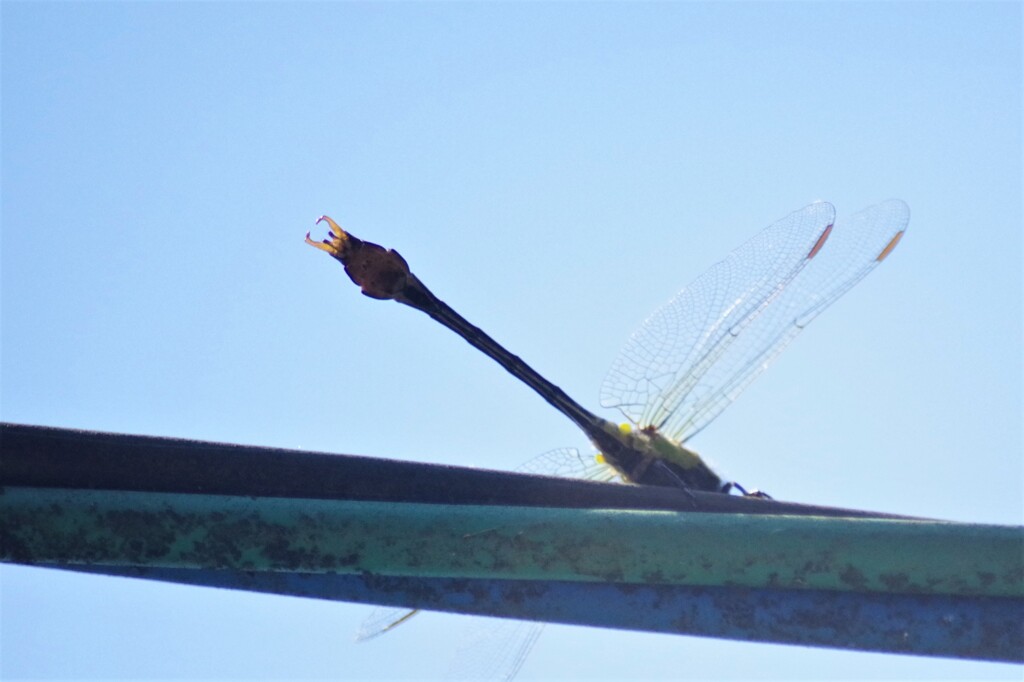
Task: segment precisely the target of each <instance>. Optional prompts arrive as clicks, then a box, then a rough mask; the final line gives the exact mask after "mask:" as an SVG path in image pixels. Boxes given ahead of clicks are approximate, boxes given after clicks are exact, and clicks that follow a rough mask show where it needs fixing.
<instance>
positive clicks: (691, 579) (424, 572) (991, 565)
mask: <svg viewBox="0 0 1024 682" xmlns="http://www.w3.org/2000/svg"><path fill="white" fill-rule="evenodd" d="M0 558H2V560H3V561H7V562H15V563H24V564H67V565H93V566H102V565H105V566H143V567H163V568H205V569H233V570H243V571H301V572H306V573H325V572H335V573H342V574H358V573H374V574H384V575H394V576H415V577H449V578H458V577H462V578H491V579H519V580H523V579H525V580H563V581H579V582H614V583H634V584H660V585H689V586H726V587H751V588H780V589H797V590H830V591H850V592H875V593H893V594H897V593H898V594H934V595H971V596H991V597H1016V598H1020V597H1022V596H1024V529H1021V528H1019V527H1006V526H994V525H980V524H961V523H949V522H934V521H913V520H892V519H849V518H823V517H796V516H764V515H741V514H728V515H723V514H699V513H688V512H668V511H624V510H600V509H596V510H588V509H552V508H537V507H497V506H469V505H438V504H410V503H388V502H366V501H352V500H323V499H292V498H271V497H240V496H221V495H196V494H175V493H147V492H133V491H109V490H76V489H57V488H19V487H8V488H6V489H4V491H3V493H2V494H0Z"/></svg>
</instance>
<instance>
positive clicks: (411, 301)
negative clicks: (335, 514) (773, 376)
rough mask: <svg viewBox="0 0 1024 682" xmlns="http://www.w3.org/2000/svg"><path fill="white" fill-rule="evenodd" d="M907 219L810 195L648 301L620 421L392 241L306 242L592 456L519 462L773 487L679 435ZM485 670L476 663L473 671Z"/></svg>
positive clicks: (394, 615)
mask: <svg viewBox="0 0 1024 682" xmlns="http://www.w3.org/2000/svg"><path fill="white" fill-rule="evenodd" d="M909 220H910V209H909V207H908V206H907V205H906V203H904V202H903V201H901V200H899V199H890V200H888V201H884V202H882V203H879V204H877V205H874V206H871V207H869V208H866V209H864V210H862V211H860V212H858V213H856V214H853V215H852V216H850V217H848V218H847V219H845V220H842V221H839V222H837V221H836V213H835V208H834V207H833V206H832V204H830V203H828V202H823V201H819V202H815V203H812V204H809V205H807V206H805V207H804V208H802V209H799V210H797V211H794V212H792V213H790V214H789V215H787V216H785V217H784V218H782V219H780V220H778V221H776V222H775V223H773V224H771V225H769V226H768V227H766V228H764V229H763V230H761V231H760V232H759V233H758V234H756V235H755V236H754V237H752V238H751V239H750V240H748V241H747V242H745V243H744V244H742V245H741V246H739V247H738V248H737V249H735V250H734V251H732V252H731V253H730V254H729V255H728V256H727V257H726V258H724V259H723V260H721V261H719V262H718V263H716V264H715V265H713V266H712V267H711V268H710V269H709V270H707V271H706V272H705V273H704V274H702V275H701V276H699V277H698V278H697V279H695V280H694V281H693V282H692V283H690V284H689V285H688V286H686V287H684V288H683V289H682V290H681V291H679V293H677V294H676V295H675V296H674V297H673V298H672V299H670V300H669V301H668V302H667V303H665V304H664V305H663V306H661V307H660V308H658V309H657V310H656V311H655V312H654V313H653V314H651V315H650V316H649V317H648V318H647V319H646V320H645V321H644V322H643V324H642V325H641V326H640V327H639V328H638V329H637V330H636V332H635V333H634V334H633V335H632V336H631V337H630V339H629V340H628V341H627V343H626V345H625V346H624V347H623V349H622V351H621V352H620V354H619V356H618V357H617V359H616V360H615V361H614V362H613V364H612V366H611V369H610V370H609V372H608V374H607V376H606V378H605V380H604V382H603V384H602V386H601V390H600V403H601V405H602V406H603V407H606V408H616V409H618V410H619V411H620V412H621V414H622V415H623V416H624V417H625V418H626V420H627V423H625V424H623V425H618V424H615V423H613V422H611V421H608V420H605V419H602V418H600V417H598V416H596V415H594V414H593V413H591V412H589V411H588V410H586V409H585V408H583V407H582V406H580V405H579V404H578V403H576V402H575V401H574V400H572V399H571V398H570V397H569V396H568V395H566V394H565V392H564V391H562V390H561V389H560V388H558V387H557V386H556V385H554V384H552V383H551V382H550V381H548V380H547V379H545V378H544V377H543V376H541V375H540V374H538V373H537V372H536V371H535V370H533V369H532V368H531V367H530V366H529V365H527V364H526V363H525V362H524V361H523V360H522V359H520V358H519V357H518V356H516V355H513V354H512V353H510V352H509V351H507V350H506V349H505V348H504V347H502V346H501V345H500V344H498V343H497V342H496V341H494V340H493V339H492V338H491V337H490V336H488V335H487V334H486V333H485V332H483V331H482V330H480V329H479V328H477V327H475V326H474V325H472V324H471V323H469V322H468V321H467V320H465V318H463V317H462V316H461V315H459V314H458V313H457V312H455V311H454V310H453V309H452V308H451V307H450V306H448V305H447V304H446V303H444V302H443V301H442V300H441V299H439V298H438V297H436V296H435V295H434V294H433V293H432V292H431V291H430V290H429V289H428V288H427V287H426V286H425V285H424V284H423V283H422V282H421V281H420V280H419V279H418V278H417V277H416V276H415V275H414V274H412V272H411V270H410V269H409V267H408V264H407V263H406V262H405V259H404V258H402V256H401V255H399V254H398V253H397V252H396V251H394V250H388V249H385V248H384V247H381V246H379V245H376V244H372V243H370V242H365V241H362V240H360V239H358V238H357V237H354V236H353V235H351V234H349V233H346V232H345V231H344V230H342V229H341V227H339V226H338V225H337V223H335V222H334V221H333V220H332V219H330V218H329V217H327V216H322V217H321V218H320V219H319V220H318V221H317V223H318V224H319V223H320V222H321V221H324V222H326V223H327V224H328V225H329V227H330V230H329V232H328V238H326V239H323V240H322V241H314V240H313V239H311V238H310V235H309V233H307V235H306V242H307V243H309V244H311V245H312V246H314V247H316V248H318V249H320V250H322V251H325V252H327V253H328V254H330V255H331V256H333V257H334V258H335V259H337V260H339V261H340V262H341V263H342V264H343V265H344V266H345V270H346V272H347V273H348V275H349V277H350V278H351V279H352V280H353V281H354V282H355V283H356V284H358V285H359V286H360V287H361V288H362V291H363V293H364V294H366V295H367V296H370V297H371V298H378V299H391V300H396V301H398V302H399V303H402V304H405V305H408V306H410V307H413V308H416V309H417V310H420V311H422V312H424V313H426V314H428V315H429V316H430V317H431V318H433V319H434V320H436V321H438V322H440V323H441V324H443V325H444V326H446V327H448V328H449V329H451V330H452V331H454V332H455V333H456V334H458V335H459V336H461V337H462V338H463V339H464V340H466V341H467V342H469V343H470V344H471V345H473V346H474V347H476V348H477V349H479V350H481V351H482V352H484V353H485V354H487V355H488V356H489V357H491V358H492V359H493V360H495V361H496V362H498V364H500V365H501V366H502V367H504V368H505V369H506V370H507V371H508V372H509V373H511V374H512V375H513V376H515V377H517V378H518V379H520V380H521V381H523V382H524V383H526V384H527V385H528V386H530V387H531V388H532V389H533V390H534V391H536V392H537V393H538V394H539V395H540V396H541V397H542V398H544V399H545V400H546V401H547V402H548V403H550V404H551V405H552V406H554V407H555V408H556V409H558V410H559V411H560V412H562V413H563V414H564V415H565V416H566V417H568V418H569V419H570V420H572V421H573V422H574V423H575V424H576V425H577V426H579V427H580V428H581V429H582V430H583V432H584V433H585V434H586V435H587V436H588V438H589V439H590V441H591V442H592V443H593V445H594V446H595V447H596V449H597V451H598V453H599V455H598V456H597V458H596V459H594V458H591V460H589V463H588V460H587V458H585V457H583V456H581V455H580V454H579V452H578V451H577V450H575V449H562V450H557V451H552V452H551V453H546V454H545V455H542V456H541V457H540V458H538V459H536V460H531V462H528V463H527V465H524V467H522V468H521V470H524V471H530V472H535V473H548V474H550V475H564V476H569V477H588V478H597V479H600V480H611V479H613V478H618V479H621V480H622V481H623V482H625V483H633V484H645V485H661V486H672V487H677V488H679V489H681V490H682V491H683V492H685V493H686V494H688V495H691V496H694V493H697V494H701V493H715V494H730V493H740V494H744V495H750V496H761V497H767V495H765V494H764V493H758V492H756V491H752V492H748V491H747V489H746V488H744V487H743V486H741V485H739V484H737V483H735V482H733V481H727V480H725V479H723V478H722V477H721V476H719V475H718V474H717V473H716V472H714V471H713V470H712V469H711V467H709V466H708V465H707V463H706V462H705V461H704V460H703V459H702V458H701V457H700V455H698V454H697V453H696V452H695V451H694V450H692V449H691V448H690V447H689V446H688V445H687V443H688V442H689V441H690V439H692V438H693V437H694V436H696V435H697V434H698V433H700V432H701V431H702V430H703V429H704V428H705V427H707V426H708V425H709V424H710V423H711V422H713V421H714V420H715V419H716V418H717V417H718V416H719V415H720V414H721V413H722V412H723V410H725V409H726V408H727V407H728V406H729V405H730V404H731V403H732V402H733V401H734V400H736V398H737V397H738V396H739V395H740V394H741V393H742V392H743V391H744V389H746V388H747V387H748V386H749V385H750V384H751V382H752V381H753V380H754V379H756V378H757V377H758V376H759V375H760V374H761V373H762V372H763V371H764V370H765V369H766V368H767V367H768V366H769V365H770V364H771V363H772V361H774V360H775V359H776V358H777V357H778V355H779V353H781V352H782V350H783V349H785V348H786V346H788V345H789V343H790V342H792V341H793V339H794V338H796V336H797V335H798V334H799V333H800V332H801V331H802V330H803V329H804V328H806V327H807V325H808V324H810V323H811V322H812V321H813V320H814V319H815V318H816V317H817V316H818V315H819V314H821V312H823V311H824V310H825V309H826V308H828V307H829V306H830V305H832V303H834V302H835V301H836V300H837V299H839V298H840V297H841V296H842V295H843V294H845V293H846V292H847V291H849V290H850V289H851V288H852V287H853V286H854V285H856V284H857V283H858V282H860V281H861V280H862V279H864V277H866V276H867V275H868V274H869V273H870V272H871V271H873V270H874V269H875V268H876V267H877V266H878V265H879V264H881V263H882V261H884V260H885V259H886V258H887V257H888V256H889V255H890V254H891V253H892V251H893V250H894V249H895V248H896V246H897V244H898V243H899V242H900V240H901V238H902V237H903V235H904V233H905V231H906V228H907V225H908V223H909ZM414 613H415V612H414V611H404V612H402V611H390V612H388V611H384V612H381V613H380V614H378V615H377V616H376V617H375V618H371V620H370V621H368V622H367V624H365V625H364V628H363V631H362V632H361V633H360V637H361V638H362V639H368V638H371V637H373V636H376V635H378V634H383V633H384V632H387V631H390V630H391V629H393V628H394V627H396V626H397V625H399V624H401V623H403V622H405V621H407V620H408V619H409V618H410V617H411V616H412V615H413V614H414ZM540 627H541V624H539V623H526V624H523V625H522V626H521V628H520V630H521V631H520V632H519V633H518V634H517V635H516V636H515V638H514V639H516V640H517V641H518V642H519V643H518V644H507V643H506V644H502V645H501V646H500V651H499V652H498V654H500V655H498V654H496V655H495V656H493V657H492V658H493V659H494V660H493V661H492V662H491V664H488V665H489V668H488V669H487V670H484V671H482V672H480V671H473V672H471V673H470V675H469V676H475V677H480V678H488V679H512V677H514V675H515V674H516V672H518V669H519V667H520V666H521V665H522V663H523V661H524V660H525V657H526V654H527V653H528V651H529V648H530V647H531V646H532V644H533V642H534V641H536V638H537V636H538V635H539V632H540V630H539V628H540ZM478 673H479V674H478Z"/></svg>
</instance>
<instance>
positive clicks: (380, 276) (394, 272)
mask: <svg viewBox="0 0 1024 682" xmlns="http://www.w3.org/2000/svg"><path fill="white" fill-rule="evenodd" d="M322 221H326V222H327V224H328V225H330V227H331V229H330V230H329V231H328V232H327V234H328V236H329V238H328V239H324V240H323V241H319V242H318V241H315V240H313V239H311V238H310V236H309V233H306V243H307V244H309V245H310V246H312V247H314V248H317V249H320V250H321V251H324V252H325V253H328V254H330V255H331V256H333V257H334V258H335V259H336V260H338V261H340V262H341V263H342V265H344V266H345V272H346V273H348V276H349V278H350V279H351V280H352V281H353V282H355V283H356V284H358V285H359V287H360V288H361V289H362V291H363V293H364V294H366V295H367V296H369V297H370V298H379V299H396V300H403V296H404V295H405V294H406V293H407V288H408V287H409V286H410V285H412V284H413V283H418V281H417V280H416V278H415V277H414V276H413V274H412V273H411V272H410V271H409V266H408V265H407V264H406V262H405V259H404V258H402V256H400V255H399V254H398V252H397V251H394V250H392V249H385V248H384V247H383V246H380V245H378V244H373V243H371V242H366V241H363V240H362V239H359V238H358V237H356V236H355V235H351V234H348V233H347V232H345V230H343V229H341V227H340V226H339V225H338V223H336V222H334V221H333V220H331V219H330V218H329V217H328V216H320V218H318V219H317V221H316V222H317V224H318V225H319V224H320V223H321V222H322Z"/></svg>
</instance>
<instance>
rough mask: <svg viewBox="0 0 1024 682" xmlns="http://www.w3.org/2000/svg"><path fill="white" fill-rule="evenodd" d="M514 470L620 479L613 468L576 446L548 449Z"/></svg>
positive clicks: (591, 479)
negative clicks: (582, 451)
mask: <svg viewBox="0 0 1024 682" xmlns="http://www.w3.org/2000/svg"><path fill="white" fill-rule="evenodd" d="M516 471H518V472H519V473H523V474H537V475H539V476H556V477H558V478H581V479H584V480H587V481H598V482H601V483H611V482H621V481H622V479H621V478H620V477H619V474H618V473H617V472H616V471H615V469H613V468H612V467H610V466H608V465H607V464H604V463H603V462H601V461H599V460H598V459H597V458H596V457H594V456H593V455H584V454H582V453H580V451H579V450H577V449H576V448H558V449H557V450H550V451H548V452H545V453H544V454H543V455H538V456H537V457H534V458H533V459H531V460H528V461H526V462H524V463H523V464H521V465H519V466H518V467H516Z"/></svg>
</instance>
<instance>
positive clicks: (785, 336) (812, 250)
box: [601, 200, 910, 441]
mask: <svg viewBox="0 0 1024 682" xmlns="http://www.w3.org/2000/svg"><path fill="white" fill-rule="evenodd" d="M833 216H834V210H833V209H832V206H831V205H830V204H824V203H817V204H811V205H810V206H807V207H806V208H804V209H801V210H800V211H796V212H795V213H792V214H790V215H788V216H786V217H785V218H783V219H782V220H780V221H779V222H777V223H775V224H773V225H771V226H769V227H768V228H766V229H765V230H763V231H762V232H761V233H760V234H758V235H757V236H755V237H754V238H753V239H751V240H750V241H748V242H747V243H745V244H743V245H742V246H740V247H739V248H738V249H736V250H735V251H733V252H732V253H731V254H730V255H729V256H728V257H727V258H726V259H725V260H723V261H721V262H719V263H717V264H716V265H714V266H713V267H712V268H711V269H710V270H708V271H707V272H705V273H704V274H703V275H701V276H700V277H698V278H697V279H696V280H695V281H694V282H693V283H692V284H690V285H689V286H687V287H686V288H685V289H683V290H682V291H680V292H679V294H677V295H676V296H675V297H674V298H673V299H672V300H671V301H669V302H668V303H667V304H666V305H665V306H663V307H662V308H661V309H659V310H658V311H656V312H655V313H654V314H653V315H652V316H651V317H650V318H648V319H647V321H646V322H644V324H643V326H642V327H641V328H640V329H639V330H637V332H636V333H635V334H634V335H633V337H632V338H631V339H630V340H629V342H628V343H627V344H626V347H625V348H624V349H623V350H622V353H621V354H620V356H619V358H618V359H617V360H616V362H615V363H614V364H613V365H612V369H611V371H610V372H609V374H608V377H607V378H606V379H605V382H604V385H603V386H602V389H601V403H602V404H603V405H604V406H606V407H617V408H619V409H620V410H621V411H622V412H623V414H625V415H626V417H627V418H629V419H630V420H632V421H633V422H635V423H636V424H639V425H641V426H655V427H657V428H658V429H659V430H660V431H661V432H662V433H663V434H665V435H667V436H669V437H671V438H674V439H676V440H679V441H685V440H687V439H689V438H691V437H693V436H694V435H695V434H696V433H698V432H699V431H700V430H701V429H703V428H704V427H705V426H707V425H708V424H709V423H710V422H711V421H712V420H714V419H715V417H717V416H718V415H719V414H721V412H722V410H724V409H725V408H726V407H727V406H728V405H729V403H731V402H732V401H733V400H735V399H736V397H737V396H739V394H740V393H742V391H743V389H745V388H746V387H747V386H748V385H749V384H750V382H751V381H753V380H754V379H755V378H756V377H757V376H758V375H759V374H760V373H761V372H762V371H763V370H764V369H765V368H766V367H767V366H768V365H769V364H770V363H771V361H772V360H773V359H774V358H775V357H776V356H777V355H778V354H779V353H780V352H781V351H782V349H783V348H785V347H786V345H787V344H788V343H789V342H790V341H792V340H793V338H795V337H796V335H797V334H798V333H799V332H800V331H801V330H802V329H803V328H804V327H806V326H807V324H809V323H810V321H811V320H813V319H814V318H815V317H816V316H817V315H818V314H819V313H821V311H822V310H824V309H825V308H827V307H828V306H829V305H830V304H831V303H832V302H833V301H835V300H836V299H838V298H839V297H840V296H842V295H843V294H844V293H845V292H846V291H848V290H849V289H850V288H851V287H852V286H853V285H854V284H856V283H857V282H859V281H860V280H861V279H863V278H864V277H865V276H866V275H867V274H868V273H869V272H871V270H873V269H874V268H875V267H876V266H877V265H878V263H880V262H881V261H882V260H883V259H884V258H885V257H886V256H887V255H888V254H889V252H890V251H891V250H892V248H893V247H895V244H896V242H897V241H898V240H899V237H900V236H901V235H902V233H903V231H904V230H905V229H906V225H907V222H908V221H909V218H910V211H909V209H908V208H907V206H906V204H904V203H903V202H902V201H899V200H890V201H886V202H883V203H881V204H878V205H877V206H873V207H871V208H868V209H865V210H864V211H862V212H860V213H858V214H856V215H854V216H852V217H851V218H849V219H848V220H846V221H845V222H842V223H839V224H836V225H835V226H834V227H832V222H833Z"/></svg>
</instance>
